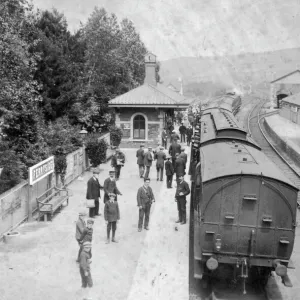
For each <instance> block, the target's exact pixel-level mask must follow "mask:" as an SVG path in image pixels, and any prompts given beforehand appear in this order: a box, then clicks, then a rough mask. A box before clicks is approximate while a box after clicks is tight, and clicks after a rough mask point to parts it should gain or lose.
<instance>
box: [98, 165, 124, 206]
mask: <svg viewBox="0 0 300 300" xmlns="http://www.w3.org/2000/svg"><path fill="white" fill-rule="evenodd" d="M103 188H104V199H103V201H104V203H105V202H106V201H108V200H109V194H110V193H114V194H116V195H120V196H121V195H122V194H121V192H120V191H119V189H118V188H117V183H116V180H115V171H114V170H111V171H109V177H108V178H106V179H105V181H104V185H103ZM115 200H116V201H117V198H116V199H115Z"/></svg>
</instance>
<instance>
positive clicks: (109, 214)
mask: <svg viewBox="0 0 300 300" xmlns="http://www.w3.org/2000/svg"><path fill="white" fill-rule="evenodd" d="M115 198H116V195H115V194H114V193H110V194H109V201H107V202H106V203H105V207H104V219H105V221H106V224H107V240H106V244H109V242H110V231H111V229H112V239H111V241H112V242H114V243H118V241H117V240H116V239H115V233H116V230H117V222H118V221H119V220H120V210H119V205H118V202H117V201H115Z"/></svg>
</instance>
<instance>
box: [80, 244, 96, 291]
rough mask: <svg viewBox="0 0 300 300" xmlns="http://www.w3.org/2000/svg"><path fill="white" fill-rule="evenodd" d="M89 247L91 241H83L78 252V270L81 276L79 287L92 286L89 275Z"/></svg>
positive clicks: (90, 246)
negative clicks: (81, 247) (81, 248)
mask: <svg viewBox="0 0 300 300" xmlns="http://www.w3.org/2000/svg"><path fill="white" fill-rule="evenodd" d="M91 249H92V243H91V242H84V243H83V250H82V251H81V253H80V257H79V271H80V276H81V287H82V288H86V287H89V288H91V287H92V286H93V279H92V275H91V268H90V264H91V257H92V255H91Z"/></svg>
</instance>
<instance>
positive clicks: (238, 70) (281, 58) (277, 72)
mask: <svg viewBox="0 0 300 300" xmlns="http://www.w3.org/2000/svg"><path fill="white" fill-rule="evenodd" d="M298 68H300V48H294V49H284V50H278V51H272V52H263V53H246V54H240V55H233V56H215V57H180V58H177V59H171V60H166V61H162V62H161V70H160V76H161V78H162V80H163V83H164V84H166V85H168V84H172V85H174V86H175V87H177V88H179V87H180V83H179V82H178V78H179V77H181V78H182V79H183V91H184V94H185V95H187V96H201V95H207V94H211V93H219V92H220V91H223V90H224V89H226V88H236V89H239V90H241V91H243V92H245V91H251V89H253V88H254V87H255V86H256V85H258V84H259V85H260V87H261V86H262V83H266V84H265V87H266V88H267V87H268V83H269V82H270V81H272V80H273V79H275V78H278V77H280V76H282V75H284V74H286V73H289V72H292V71H294V70H295V69H298Z"/></svg>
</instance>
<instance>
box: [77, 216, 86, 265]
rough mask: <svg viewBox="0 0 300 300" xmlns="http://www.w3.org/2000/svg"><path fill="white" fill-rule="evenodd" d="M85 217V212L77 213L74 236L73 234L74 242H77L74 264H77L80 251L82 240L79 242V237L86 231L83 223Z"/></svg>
mask: <svg viewBox="0 0 300 300" xmlns="http://www.w3.org/2000/svg"><path fill="white" fill-rule="evenodd" d="M85 216H86V212H85V211H81V212H79V217H78V220H77V222H76V234H75V238H76V241H77V243H78V245H79V251H78V255H77V260H76V262H79V256H80V253H81V250H82V240H81V237H82V234H83V232H84V231H85V229H86V225H85V221H84V217H85Z"/></svg>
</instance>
